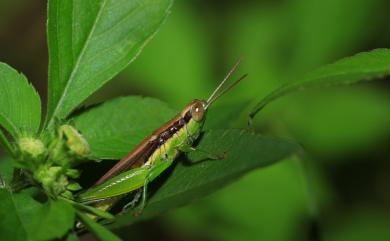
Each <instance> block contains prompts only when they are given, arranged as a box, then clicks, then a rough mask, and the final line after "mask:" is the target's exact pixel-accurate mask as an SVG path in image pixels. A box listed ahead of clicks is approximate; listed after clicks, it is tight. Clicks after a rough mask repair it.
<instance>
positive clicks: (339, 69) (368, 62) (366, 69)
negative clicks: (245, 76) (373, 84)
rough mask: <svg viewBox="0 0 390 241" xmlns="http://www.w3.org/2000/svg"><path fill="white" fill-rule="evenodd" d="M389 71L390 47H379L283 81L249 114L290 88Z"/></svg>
mask: <svg viewBox="0 0 390 241" xmlns="http://www.w3.org/2000/svg"><path fill="white" fill-rule="evenodd" d="M389 74H390V50H389V49H376V50H373V51H370V52H362V53H359V54H356V55H354V56H352V57H347V58H344V59H341V60H339V61H336V62H335V63H333V64H329V65H325V66H323V67H321V68H319V69H317V70H315V71H313V72H311V73H309V74H308V75H306V76H305V77H303V78H301V79H299V80H297V81H292V82H289V83H287V84H284V85H282V86H281V87H279V88H278V89H276V90H275V91H273V92H272V93H270V94H269V95H267V96H266V97H264V98H263V99H262V100H261V101H260V102H259V103H258V104H257V105H256V106H255V107H254V108H253V110H252V112H251V113H250V118H251V119H253V118H254V117H255V115H256V114H257V113H258V112H259V111H260V110H261V109H263V108H264V107H265V106H266V105H267V104H268V103H270V102H271V101H273V100H275V99H277V98H279V97H281V96H284V95H287V94H289V93H291V92H295V91H299V90H304V89H308V88H313V87H327V86H336V85H349V84H353V83H356V82H360V81H369V80H374V79H377V78H383V77H385V76H387V75H389Z"/></svg>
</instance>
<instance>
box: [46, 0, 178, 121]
mask: <svg viewBox="0 0 390 241" xmlns="http://www.w3.org/2000/svg"><path fill="white" fill-rule="evenodd" d="M171 4H172V0H134V1H113V0H99V1H75V0H70V1H60V0H51V1H49V6H48V27H47V32H48V45H49V91H48V115H47V120H48V121H49V123H48V124H49V125H51V124H53V120H54V119H53V118H60V119H61V118H64V117H66V116H67V115H68V114H69V113H70V112H71V111H72V110H73V109H74V108H75V107H77V105H79V104H80V103H81V102H82V101H83V100H85V99H86V98H87V97H88V96H90V95H91V94H92V93H93V92H95V91H96V90H97V89H99V88H100V87H101V86H102V85H103V84H104V83H106V82H107V81H108V80H109V79H111V78H112V77H114V76H115V75H116V74H117V73H118V72H119V71H121V70H122V69H123V68H125V67H126V66H127V65H128V64H129V63H130V62H131V61H133V60H134V59H135V58H136V57H137V55H138V54H139V53H140V51H141V50H142V48H143V47H144V46H145V45H146V43H147V42H148V41H149V40H150V39H151V37H153V35H154V34H155V32H156V31H157V30H158V28H159V27H160V25H161V23H162V22H163V21H164V19H165V18H166V16H167V15H168V13H169V8H170V6H171Z"/></svg>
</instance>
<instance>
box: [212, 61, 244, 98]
mask: <svg viewBox="0 0 390 241" xmlns="http://www.w3.org/2000/svg"><path fill="white" fill-rule="evenodd" d="M241 61H242V58H239V59H238V60H237V62H236V63H235V64H234V66H233V67H232V69H231V70H230V71H229V73H227V75H226V76H225V78H224V79H223V80H222V81H221V83H219V85H218V87H217V88H215V90H214V92H213V93H212V94H211V95H210V97H209V98H208V99H207V101H206V102H207V103H209V101H210V100H211V99H212V98H213V97H214V95H215V94H216V93H217V92H218V90H219V89H220V88H221V87H222V86H223V85H224V84H225V82H226V81H228V80H229V78H230V76H231V75H232V73H233V72H234V71H235V70H236V69H237V67H238V65H240V63H241Z"/></svg>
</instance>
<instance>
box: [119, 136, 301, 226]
mask: <svg viewBox="0 0 390 241" xmlns="http://www.w3.org/2000/svg"><path fill="white" fill-rule="evenodd" d="M197 148H199V149H201V150H203V151H206V152H210V153H213V155H222V154H224V153H225V158H224V159H220V160H210V159H207V158H206V156H205V154H204V153H203V152H195V153H192V154H190V155H189V159H190V160H191V161H190V162H191V164H189V163H188V160H187V161H186V158H184V157H183V158H181V159H179V160H178V164H177V166H176V167H175V168H174V169H173V172H172V173H170V174H168V173H164V174H163V175H162V176H161V177H159V178H158V179H156V180H155V181H154V182H153V183H152V184H151V185H152V189H154V188H155V189H157V191H156V193H154V195H152V197H150V198H149V200H148V204H147V207H146V209H145V210H144V213H143V215H142V216H140V217H139V218H135V217H134V216H133V215H131V214H130V213H128V214H125V215H122V216H120V217H118V220H117V222H116V223H115V224H113V227H119V226H123V225H126V224H129V223H132V222H134V221H137V220H142V219H147V218H150V217H152V216H154V215H157V214H159V213H161V212H164V211H166V210H169V209H172V208H175V207H177V206H180V205H184V204H187V203H189V202H192V201H193V200H195V199H199V198H201V197H203V196H205V195H207V194H209V193H212V192H214V191H216V190H217V189H219V188H221V187H222V186H224V185H226V184H228V183H230V182H232V181H234V180H236V179H237V178H238V177H240V176H242V175H244V174H245V173H247V172H249V171H252V170H254V169H256V168H259V167H264V166H266V165H270V164H272V163H275V162H277V161H280V160H282V159H284V158H286V157H288V156H290V155H292V154H294V153H296V152H298V151H299V150H300V148H299V146H298V145H296V144H293V143H290V142H286V141H283V140H278V139H272V138H266V137H262V136H260V135H257V134H254V133H251V132H248V131H246V130H235V129H231V130H213V131H209V132H206V133H205V134H204V136H203V137H201V140H200V143H199V145H198V146H197ZM168 172H169V171H168ZM166 177H169V178H168V179H166V181H165V182H164V178H166ZM156 186H157V187H156ZM158 186H160V187H158ZM153 187H154V188H153Z"/></svg>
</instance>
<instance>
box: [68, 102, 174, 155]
mask: <svg viewBox="0 0 390 241" xmlns="http://www.w3.org/2000/svg"><path fill="white" fill-rule="evenodd" d="M174 115H175V112H174V111H173V110H172V109H170V108H169V107H168V106H167V105H166V104H165V103H163V102H161V101H159V100H156V99H152V98H143V97H139V96H128V97H121V98H116V99H114V100H112V101H108V102H105V103H103V104H101V105H100V106H97V107H94V108H91V109H90V110H88V111H86V112H84V113H82V114H80V115H79V116H77V117H76V118H75V119H74V123H75V125H76V127H77V129H78V130H80V131H81V133H82V135H83V136H84V137H85V138H86V139H87V141H88V143H89V144H90V146H91V150H92V155H93V156H96V157H98V158H100V159H120V158H121V157H123V156H124V155H126V154H127V153H128V152H129V151H131V150H132V149H133V148H134V147H135V146H137V145H138V144H139V142H140V141H142V139H144V138H145V137H146V136H148V135H150V134H151V133H152V132H153V131H154V130H155V129H157V128H158V127H160V126H161V125H162V124H164V122H166V121H168V120H169V119H170V118H172V117H173V116H174Z"/></svg>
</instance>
